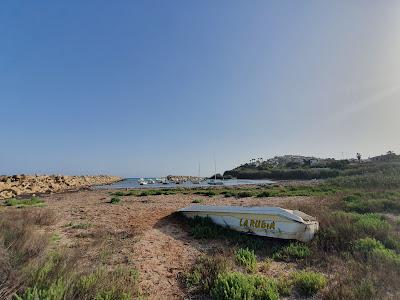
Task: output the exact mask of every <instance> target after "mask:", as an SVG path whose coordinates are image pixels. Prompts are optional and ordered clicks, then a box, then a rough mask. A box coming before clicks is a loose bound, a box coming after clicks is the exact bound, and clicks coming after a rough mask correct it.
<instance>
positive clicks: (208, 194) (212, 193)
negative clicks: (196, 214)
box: [194, 190, 216, 197]
mask: <svg viewBox="0 0 400 300" xmlns="http://www.w3.org/2000/svg"><path fill="white" fill-rule="evenodd" d="M194 194H197V195H203V196H208V197H212V196H215V195H216V193H215V192H214V191H211V190H205V191H196V192H194Z"/></svg>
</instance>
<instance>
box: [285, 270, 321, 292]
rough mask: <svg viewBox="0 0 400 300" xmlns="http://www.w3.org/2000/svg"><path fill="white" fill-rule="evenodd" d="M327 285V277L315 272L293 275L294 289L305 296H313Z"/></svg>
mask: <svg viewBox="0 0 400 300" xmlns="http://www.w3.org/2000/svg"><path fill="white" fill-rule="evenodd" d="M326 284H327V279H326V277H325V276H324V275H323V274H321V273H317V272H313V271H299V272H296V273H294V274H293V285H294V287H295V288H296V289H297V290H298V291H299V292H300V293H301V294H302V295H304V296H312V295H314V294H315V293H317V292H318V291H319V290H320V289H323V288H324V287H325V286H326Z"/></svg>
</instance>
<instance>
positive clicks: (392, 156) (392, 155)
mask: <svg viewBox="0 0 400 300" xmlns="http://www.w3.org/2000/svg"><path fill="white" fill-rule="evenodd" d="M395 159H399V156H398V155H396V154H395V153H393V152H390V151H389V152H388V153H386V154H383V155H378V156H374V157H371V161H390V160H395Z"/></svg>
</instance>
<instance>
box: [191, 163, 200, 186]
mask: <svg viewBox="0 0 400 300" xmlns="http://www.w3.org/2000/svg"><path fill="white" fill-rule="evenodd" d="M200 181H201V178H200V164H199V172H198V174H197V178H196V179H192V180H191V182H192V183H193V184H200Z"/></svg>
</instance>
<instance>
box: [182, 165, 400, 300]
mask: <svg viewBox="0 0 400 300" xmlns="http://www.w3.org/2000/svg"><path fill="white" fill-rule="evenodd" d="M339 172H340V173H341V175H340V176H337V177H336V178H334V179H329V180H327V181H324V182H322V183H317V184H315V183H312V184H310V185H301V186H290V185H286V186H279V185H271V186H268V187H258V188H243V187H242V188H220V189H215V193H216V194H217V195H218V194H219V195H223V196H225V197H238V198H239V193H241V192H246V196H247V193H250V194H251V196H252V197H257V198H268V197H280V196H294V195H301V196H305V197H308V196H318V197H324V198H325V199H327V200H329V201H324V202H320V203H318V204H315V203H307V201H305V202H303V203H301V204H295V205H292V207H290V204H289V207H288V208H291V209H299V210H301V211H304V212H305V213H307V214H310V215H313V216H316V217H317V219H318V220H319V223H320V229H319V231H318V233H317V235H316V236H315V238H314V239H313V240H312V241H311V242H310V243H307V244H304V243H300V242H287V241H276V240H274V239H258V238H257V237H254V236H247V235H243V234H242V235H241V234H238V233H236V232H233V231H230V230H227V229H225V228H222V227H219V226H216V225H214V224H213V223H212V222H211V221H210V220H200V219H196V220H189V221H187V222H189V225H190V226H189V228H191V230H193V228H194V227H195V226H196V224H202V225H203V226H205V227H207V229H206V231H208V232H211V234H210V235H208V233H206V232H205V231H203V234H201V235H199V236H198V237H199V238H200V239H201V240H209V239H218V240H219V242H222V243H224V245H227V246H228V247H236V250H235V251H233V254H232V253H229V252H228V253H226V254H224V255H225V260H226V261H228V262H230V263H227V264H226V265H227V266H229V267H228V268H225V269H224V270H222V271H221V272H220V273H219V275H218V276H215V274H214V275H213V277H212V279H211V280H210V281H208V288H207V289H205V290H203V293H206V294H209V295H211V296H212V297H214V298H217V299H227V298H232V299H235V297H238V298H240V297H242V298H243V297H247V298H248V299H259V298H258V297H259V296H258V295H257V294H255V292H254V290H255V289H256V288H255V286H257V283H256V282H258V280H259V279H256V278H261V279H260V280H262V281H264V280H265V281H267V282H269V284H268V287H269V290H273V291H274V292H273V293H271V294H269V296H263V297H265V298H267V297H277V298H278V297H288V296H289V297H297V296H298V295H301V296H302V297H311V296H313V295H316V298H318V299H329V300H331V299H332V300H333V299H335V300H337V299H383V298H385V299H397V298H398V297H399V296H400V285H399V284H398V280H397V278H399V276H400V217H399V214H400V189H399V188H400V185H398V183H400V172H399V168H398V167H397V165H396V164H395V163H383V164H381V165H379V164H377V163H374V164H371V165H368V166H358V167H354V168H347V167H343V168H341V169H340V170H339ZM364 180H365V181H364ZM201 222H203V223H201ZM197 231H201V230H198V229H197ZM193 236H194V237H195V238H196V235H193ZM239 253H241V254H240V257H241V260H240V261H239V260H238V254H239ZM244 253H246V255H244ZM253 254H254V258H255V264H256V267H255V268H253V267H251V271H250V270H249V269H247V268H246V263H245V262H242V261H246V262H247V261H251V263H248V264H251V265H252V264H253V261H254V259H253ZM248 256H249V257H252V258H251V259H249V260H247V257H248ZM210 257H211V258H209V259H212V256H210ZM271 261H272V262H273V263H275V264H276V263H288V262H289V263H290V264H295V265H296V266H297V268H298V270H299V271H292V272H289V274H286V275H285V276H281V277H276V276H274V275H272V274H274V273H273V272H272V273H271V271H270V269H271ZM265 262H267V263H265ZM332 270H339V271H334V272H332ZM205 273H206V272H203V273H202V274H205ZM327 274H329V275H327ZM203 281H204V279H203ZM200 285H201V283H200ZM210 286H212V287H211V288H210ZM271 286H274V288H272V289H271V288H270V287H271ZM275 287H276V289H275ZM275 292H276V293H275ZM271 295H273V296H271ZM224 297H225V298H224ZM267 299H269V298H267Z"/></svg>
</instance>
